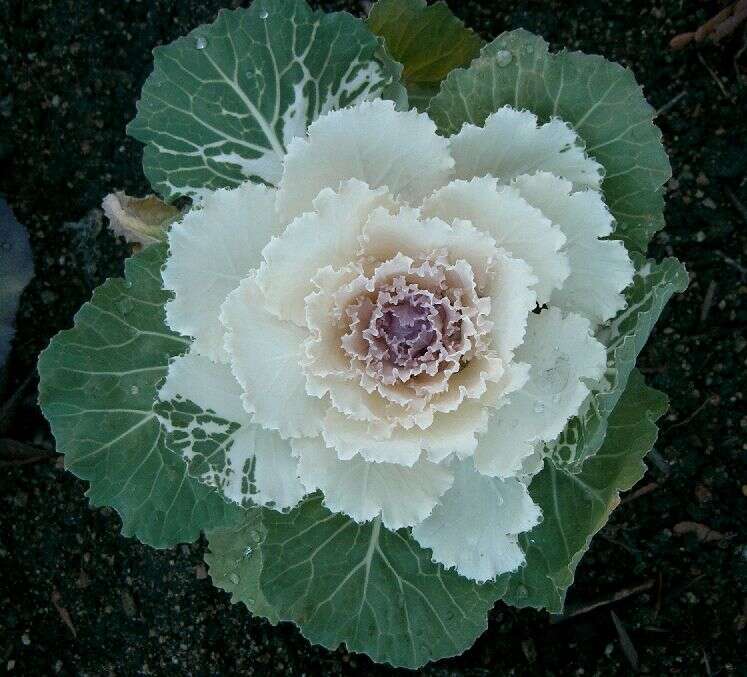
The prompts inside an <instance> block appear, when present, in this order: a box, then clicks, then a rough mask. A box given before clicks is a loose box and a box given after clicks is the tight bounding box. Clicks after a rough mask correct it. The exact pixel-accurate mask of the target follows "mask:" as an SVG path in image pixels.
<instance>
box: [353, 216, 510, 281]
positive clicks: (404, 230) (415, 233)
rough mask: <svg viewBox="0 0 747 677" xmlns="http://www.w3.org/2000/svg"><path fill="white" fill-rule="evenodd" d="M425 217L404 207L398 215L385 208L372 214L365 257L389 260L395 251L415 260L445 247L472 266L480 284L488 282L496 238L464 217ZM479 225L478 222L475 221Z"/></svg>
mask: <svg viewBox="0 0 747 677" xmlns="http://www.w3.org/2000/svg"><path fill="white" fill-rule="evenodd" d="M432 216H433V217H435V218H422V217H421V212H420V210H418V209H413V208H409V207H405V208H402V209H401V210H400V211H399V212H398V213H397V214H391V213H390V212H388V211H385V210H383V209H377V210H376V211H374V212H372V213H371V216H370V217H369V219H368V222H367V223H366V225H365V227H364V228H363V234H362V248H363V253H364V255H366V256H371V257H373V259H374V260H377V261H386V260H387V259H390V258H392V257H394V256H395V255H396V254H404V255H405V256H409V257H411V258H414V259H419V258H421V257H423V256H428V255H430V254H431V253H432V252H433V251H436V250H438V249H445V250H446V251H447V252H448V256H449V259H450V260H451V261H457V260H459V259H463V260H465V261H467V262H468V263H469V264H470V266H471V267H472V272H473V273H474V275H475V278H476V279H477V282H478V286H484V285H485V283H486V279H487V277H486V271H487V268H488V266H489V265H490V263H491V262H492V260H493V258H494V257H495V255H496V246H495V240H494V239H493V237H492V236H491V234H490V233H489V232H485V231H481V230H478V228H475V227H474V225H473V224H471V223H469V222H467V221H465V220H459V219H457V220H454V219H449V220H450V221H452V220H453V221H454V222H453V223H451V224H449V223H446V222H445V220H443V219H442V218H437V217H439V216H440V214H433V215H432ZM475 225H478V224H475Z"/></svg>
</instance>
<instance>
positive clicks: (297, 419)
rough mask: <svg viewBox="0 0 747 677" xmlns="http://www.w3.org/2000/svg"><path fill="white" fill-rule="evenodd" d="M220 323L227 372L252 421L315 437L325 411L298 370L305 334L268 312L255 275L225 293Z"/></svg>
mask: <svg viewBox="0 0 747 677" xmlns="http://www.w3.org/2000/svg"><path fill="white" fill-rule="evenodd" d="M220 319H221V321H222V322H223V325H224V326H225V328H226V343H225V347H226V350H227V352H228V354H229V357H230V361H231V370H232V371H233V374H234V376H235V377H236V379H237V380H238V381H239V383H240V384H241V386H242V388H243V390H244V392H243V394H242V396H241V400H242V402H243V404H244V407H245V409H246V410H247V411H248V412H249V413H253V414H254V421H255V422H256V423H258V424H260V425H262V426H264V427H265V428H269V429H270V430H277V431H278V432H279V433H280V434H281V435H282V436H283V437H302V436H307V435H316V434H318V433H319V431H320V429H321V420H322V418H323V416H324V408H325V407H324V405H323V403H322V401H321V400H320V399H318V398H316V397H312V396H310V395H308V394H307V393H306V377H305V376H304V374H303V372H302V371H301V366H300V361H301V357H302V350H303V348H302V344H303V341H304V340H305V339H306V336H307V331H306V330H305V329H302V328H301V327H298V326H297V325H295V324H293V323H292V322H284V321H282V320H280V319H278V318H277V317H276V316H275V315H273V314H272V313H270V312H269V311H268V310H267V308H266V306H265V300H264V296H263V295H262V292H261V291H260V289H259V287H258V286H257V283H256V279H255V275H254V273H252V274H250V275H249V276H247V277H246V278H244V279H243V280H242V281H241V284H240V285H239V286H238V287H237V288H236V289H235V290H234V291H233V292H231V294H229V296H228V298H227V299H226V301H225V303H224V304H223V306H222V308H221V315H220Z"/></svg>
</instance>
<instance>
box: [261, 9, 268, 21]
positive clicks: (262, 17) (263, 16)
mask: <svg viewBox="0 0 747 677" xmlns="http://www.w3.org/2000/svg"><path fill="white" fill-rule="evenodd" d="M268 16H270V15H269V13H268V12H267V10H266V9H263V10H262V11H261V12H260V13H259V18H260V19H266V18H267V17H268Z"/></svg>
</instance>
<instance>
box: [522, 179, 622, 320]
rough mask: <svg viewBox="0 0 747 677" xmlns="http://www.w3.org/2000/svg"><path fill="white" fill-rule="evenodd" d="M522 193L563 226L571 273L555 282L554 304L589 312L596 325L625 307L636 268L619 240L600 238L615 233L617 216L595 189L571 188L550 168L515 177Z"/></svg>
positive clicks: (551, 298) (588, 315)
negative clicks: (561, 282)
mask: <svg viewBox="0 0 747 677" xmlns="http://www.w3.org/2000/svg"><path fill="white" fill-rule="evenodd" d="M512 185H513V186H515V187H516V188H517V189H518V190H519V192H520V193H521V196H522V197H523V198H524V199H525V200H526V201H527V202H529V203H530V204H531V205H533V206H535V207H537V208H538V209H540V210H541V211H542V213H543V214H544V215H545V216H547V217H548V218H549V219H551V220H552V222H553V223H555V224H557V225H558V226H560V228H561V230H562V231H563V233H564V234H565V236H566V238H567V241H566V244H565V247H564V248H563V251H565V252H566V253H567V254H568V260H569V261H570V264H571V265H570V271H571V273H570V275H569V276H568V278H567V279H566V280H565V282H564V283H563V286H562V287H560V288H556V289H554V290H553V292H552V296H551V297H550V304H551V305H553V306H558V307H559V308H562V309H563V310H570V311H573V312H576V313H579V314H580V315H583V316H584V317H588V318H589V319H590V320H591V322H592V324H593V325H594V326H596V325H598V324H601V323H602V322H604V321H606V320H609V319H610V318H611V317H614V316H615V315H616V314H617V312H618V311H619V310H621V309H622V308H624V307H625V297H624V296H623V294H622V290H623V289H625V288H626V287H627V286H628V285H629V284H630V283H631V282H632V281H633V274H634V272H635V270H634V268H633V263H632V262H631V260H630V257H629V256H628V252H627V250H626V249H625V245H624V244H623V243H622V242H621V241H620V240H600V239H599V238H601V237H605V236H607V235H610V234H611V233H612V227H613V218H612V215H611V214H610V212H609V210H608V209H607V207H606V205H605V204H604V199H603V197H602V195H601V194H600V193H598V192H597V191H595V190H581V191H576V192H573V185H572V184H571V182H570V181H566V180H564V179H561V178H559V177H557V176H553V175H552V174H548V173H546V172H538V173H536V174H534V175H531V176H530V175H524V176H520V177H517V178H516V179H515V180H514V181H513V183H512Z"/></svg>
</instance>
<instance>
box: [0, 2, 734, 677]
mask: <svg viewBox="0 0 747 677" xmlns="http://www.w3.org/2000/svg"><path fill="white" fill-rule="evenodd" d="M226 4H231V5H234V4H236V3H231V2H230V0H204V1H202V2H200V1H197V0H150V1H146V0H137V1H135V0H129V1H128V0H117V1H116V2H114V1H111V2H103V1H99V2H94V1H92V0H91V1H75V0H38V1H28V2H23V1H20V0H16V1H14V0H0V167H1V169H0V193H2V194H4V195H5V196H6V197H7V200H8V202H9V203H10V205H11V207H12V208H13V209H14V210H15V213H16V216H17V217H18V219H19V221H21V222H22V223H24V224H26V225H27V227H28V229H29V232H30V235H31V241H32V245H33V249H34V256H35V265H36V277H35V279H34V280H33V281H32V283H31V285H30V286H29V287H28V288H27V290H26V292H25V294H24V296H23V298H22V303H21V309H20V313H19V317H18V326H19V328H18V334H17V338H16V343H15V349H14V352H13V354H12V356H11V360H10V366H9V372H8V377H7V381H6V384H5V387H4V391H3V393H2V396H1V397H0V402H7V401H8V400H9V398H11V397H13V398H14V400H13V403H12V404H13V406H6V407H5V409H4V410H3V415H4V419H3V420H2V421H0V437H5V438H10V439H13V440H17V441H20V442H24V443H27V444H29V445H33V446H34V447H36V448H40V449H41V451H40V452H39V454H40V455H42V456H44V458H41V459H36V460H34V459H27V460H31V461H32V462H23V463H22V462H19V461H18V460H17V459H16V460H8V459H4V460H2V461H0V463H2V468H0V671H3V670H7V671H8V672H12V673H18V674H29V675H31V674H33V675H48V674H71V675H72V674H76V675H102V674H115V675H136V674H162V675H169V674H179V675H184V674H188V675H192V674H194V675H204V674H271V675H275V674H289V675H302V674H312V675H315V674H325V675H326V674H332V675H335V674H345V675H352V674H371V673H386V672H391V671H388V670H387V669H385V668H380V667H378V666H374V665H373V664H372V663H371V662H370V661H369V660H368V659H367V658H365V657H361V656H356V655H349V654H347V653H346V652H345V651H343V650H338V651H337V652H334V653H332V652H328V651H326V650H323V649H320V648H318V647H311V646H310V645H309V644H308V643H307V642H306V640H304V639H303V638H302V637H301V635H300V634H299V633H298V631H297V630H296V629H295V628H294V627H292V626H290V625H287V624H284V625H281V626H280V627H279V628H273V627H271V626H270V625H268V624H267V623H266V622H264V621H262V620H258V619H254V618H252V617H251V616H250V615H249V613H248V612H247V611H246V609H245V608H244V607H242V606H231V605H230V604H229V600H228V596H227V595H226V594H224V593H223V592H221V591H219V590H217V589H215V588H214V587H213V586H212V585H211V584H210V580H209V578H207V577H206V572H205V567H204V565H203V564H202V561H201V554H202V551H203V548H204V543H197V544H195V545H183V546H180V547H177V548H175V549H173V550H169V551H160V552H159V551H155V550H152V549H150V548H147V547H144V546H141V545H140V544H139V543H137V542H136V541H134V540H128V539H124V538H122V537H121V536H120V535H119V527H120V523H119V519H118V517H117V515H116V514H115V513H113V512H112V511H111V510H108V509H99V510H92V509H90V508H89V506H88V502H87V500H86V498H85V497H84V491H85V490H86V485H85V483H84V482H81V481H79V480H77V479H76V478H75V477H73V476H72V475H70V474H68V473H66V472H65V471H64V470H63V469H62V464H61V462H60V460H59V459H58V458H56V457H55V456H54V454H53V453H52V452H53V449H54V447H53V440H52V439H51V437H50V434H49V431H48V428H47V426H46V424H45V422H44V420H43V419H42V417H41V415H40V412H39V410H38V408H37V407H36V390H35V389H36V376H35V360H36V356H37V355H38V353H39V351H40V350H42V349H43V348H44V347H45V346H46V345H47V343H48V341H49V339H50V338H51V337H52V336H53V335H54V334H55V333H56V332H57V331H59V330H60V329H63V328H65V327H69V326H70V325H71V324H72V317H73V314H74V312H75V311H76V310H77V309H78V307H79V306H80V304H81V303H82V302H83V301H85V300H86V299H87V298H88V296H89V295H90V292H91V289H92V288H93V286H95V285H96V284H98V283H99V282H101V281H103V279H104V278H105V277H106V276H108V275H112V274H118V273H119V271H120V270H121V268H122V261H123V257H124V256H125V254H126V249H125V247H124V246H123V245H122V244H121V243H118V242H116V241H115V240H114V239H113V238H112V237H111V236H110V235H109V234H108V233H107V232H106V229H105V226H103V225H102V222H101V218H100V215H99V214H98V213H97V212H92V213H90V214H89V210H91V209H93V208H96V207H98V205H99V204H100V203H101V200H102V198H103V196H104V195H106V194H107V193H108V192H110V191H112V190H114V189H125V190H126V191H127V192H128V193H130V194H144V193H146V192H147V191H148V185H147V183H146V181H145V179H144V177H143V174H142V170H141V167H140V158H141V148H140V146H139V144H138V143H136V142H135V141H133V140H131V139H128V138H127V137H126V136H125V131H124V129H125V124H126V123H127V122H128V121H129V120H130V119H131V118H132V117H133V116H134V113H135V101H136V99H137V97H138V93H139V90H140V87H141V85H142V83H143V81H144V80H145V78H146V76H147V75H148V73H149V72H150V70H151V68H152V58H151V54H150V50H151V48H152V47H154V46H155V45H158V44H161V43H164V42H168V41H170V40H172V39H174V38H176V37H177V36H179V35H181V34H183V33H185V32H187V31H188V30H189V29H191V28H193V27H194V26H196V25H198V24H199V23H202V22H206V21H210V20H212V19H213V18H214V16H215V15H216V12H217V10H218V9H219V7H220V6H221V5H226ZM315 4H319V3H315ZM322 4H323V5H324V6H325V7H326V8H327V9H341V8H347V9H350V10H352V11H354V12H360V11H361V7H360V4H359V3H357V2H352V1H351V2H328V3H322ZM449 4H450V5H451V6H452V8H453V10H454V11H455V12H456V13H457V14H458V15H459V16H461V17H462V18H463V19H464V20H465V21H466V22H467V23H468V24H469V25H470V26H472V27H474V28H476V29H477V30H479V32H480V33H481V34H482V35H483V36H484V37H486V38H490V37H492V36H494V35H496V34H498V33H499V32H501V31H503V30H506V29H511V28H516V27H520V26H522V27H525V28H527V29H529V30H532V31H535V32H538V33H541V34H542V35H544V36H545V37H546V38H547V39H548V40H549V41H550V42H551V45H552V47H553V48H559V47H561V46H564V45H565V46H569V47H573V48H578V49H582V50H584V51H587V52H598V53H602V54H604V55H605V56H607V57H608V58H611V59H616V60H618V61H621V62H623V63H625V64H626V65H629V66H631V67H632V68H633V69H634V71H635V72H636V74H637V76H638V79H639V81H640V82H642V83H643V84H644V86H645V91H646V94H647V96H648V97H649V99H650V101H651V102H652V104H653V105H654V107H656V108H657V109H660V111H661V112H660V115H659V118H658V124H659V125H660V126H661V128H662V130H663V132H664V139H665V143H666V145H667V147H668V150H669V152H670V156H671V159H672V165H673V168H674V178H673V179H672V181H671V182H670V183H669V185H668V190H667V193H668V205H667V216H668V223H669V225H668V228H667V230H666V231H665V232H664V233H660V234H659V235H658V236H657V238H656V239H655V242H654V244H653V246H652V254H653V255H655V256H657V257H661V256H664V255H669V254H675V255H677V256H678V257H680V258H681V259H682V260H684V261H685V263H686V264H687V266H688V269H689V270H690V273H691V276H692V282H691V285H690V288H689V290H688V291H687V292H686V293H685V294H684V295H682V296H681V297H680V298H677V299H675V300H674V301H673V302H672V303H671V304H670V305H669V307H668V308H667V310H666V311H665V313H664V316H663V318H662V320H661V321H660V323H659V326H658V328H657V330H656V332H655V334H654V335H653V337H652V339H651V341H650V342H649V346H648V347H647V349H646V350H645V352H644V354H643V356H642V358H641V362H640V364H641V366H642V368H643V371H644V372H645V373H646V374H647V377H648V379H649V382H650V383H651V384H652V385H654V386H656V387H658V388H660V389H662V390H664V391H666V392H667V393H668V394H669V396H670V397H671V409H670V412H669V414H668V415H667V416H666V417H665V418H664V419H663V420H662V421H661V435H660V440H659V442H658V444H657V447H656V450H655V451H654V453H652V455H651V456H650V457H649V471H648V474H647V476H646V478H645V479H644V480H643V481H642V482H641V483H640V484H639V485H638V487H637V488H636V489H634V490H633V492H631V494H629V495H628V496H627V497H626V498H625V500H624V503H623V505H622V506H621V507H620V508H619V509H618V510H617V511H616V512H615V514H614V516H613V518H612V520H611V522H610V524H609V525H608V526H607V527H606V528H605V529H604V531H603V532H602V533H601V534H600V535H599V536H598V537H597V538H596V540H595V541H594V544H593V546H592V548H591V551H590V552H589V554H588V555H587V557H586V558H585V559H584V560H583V562H582V563H581V565H580V567H579V569H578V575H577V581H578V582H577V583H576V585H575V587H574V588H573V589H572V591H571V593H570V595H569V599H568V608H567V614H573V613H574V612H579V613H577V615H573V616H571V617H569V618H566V619H565V620H562V621H561V622H557V621H555V622H553V620H551V619H550V617H549V616H548V615H547V614H545V613H539V612H535V611H531V610H525V611H517V610H515V609H512V608H508V607H506V606H504V605H501V604H499V605H498V606H497V607H496V609H495V610H494V611H493V613H492V616H491V620H490V627H489V629H488V631H487V632H486V633H485V634H484V635H483V636H482V637H481V638H480V639H479V640H478V641H477V643H476V644H475V646H474V647H473V648H472V649H470V650H469V651H467V652H466V653H465V654H464V655H463V656H461V657H458V658H455V659H451V660H447V661H442V662H440V663H438V664H436V665H433V666H430V667H429V668H428V669H427V670H426V671H425V672H426V673H429V674H444V675H445V674H450V675H452V674H453V675H488V674H490V675H492V674H520V675H528V674H538V675H541V674H549V675H582V674H583V675H592V674H602V675H617V674H630V673H631V672H632V671H633V670H634V669H635V668H636V667H637V668H638V669H639V670H640V671H642V672H645V673H650V674H653V675H663V674H681V675H728V674H747V664H746V663H745V655H746V647H745V645H746V644H747V642H745V634H747V633H745V625H746V624H747V607H746V606H745V593H746V592H747V533H746V530H745V521H746V511H745V508H746V507H747V473H746V472H745V449H746V448H747V445H746V444H745V428H747V409H746V408H745V400H744V396H745V390H744V389H745V378H744V373H745V363H746V362H747V338H745V334H744V329H745V320H746V319H747V210H746V209H745V205H747V183H746V180H745V174H746V173H747V145H746V140H747V120H746V117H747V116H746V113H747V96H745V92H747V50H746V49H745V45H746V44H747V43H746V40H747V36H746V35H745V28H744V26H743V27H742V28H741V29H739V30H738V31H736V33H735V34H734V35H732V36H731V37H730V38H728V39H726V40H723V41H722V43H721V44H720V45H718V46H715V45H712V44H707V43H704V44H702V45H701V46H699V47H695V46H693V45H691V46H690V47H688V48H687V49H685V50H683V51H679V52H672V51H670V49H669V47H668V43H669V40H670V39H671V38H672V37H673V36H674V35H676V34H678V33H681V32H683V31H688V30H694V29H695V28H696V27H697V26H699V25H700V24H702V23H703V22H704V21H705V20H706V19H708V18H709V17H710V16H711V15H713V14H715V13H716V12H717V11H718V10H719V9H721V7H722V6H723V5H725V4H726V3H725V2H717V1H709V2H706V1H696V0H652V1H651V2H648V1H644V0H576V1H563V0H554V1H539V0H536V1H531V0H526V1H519V0H501V2H494V1H493V0H484V1H481V2H480V1H478V2H474V1H468V2H457V1H453V2H450V3H449ZM84 217H86V218H84ZM81 219H83V220H82V221H81ZM692 523H694V524H695V525H696V526H693V524H692ZM697 525H700V526H697ZM618 597H624V599H617V598H618ZM615 600H617V601H615ZM595 602H602V603H603V604H602V605H601V606H598V607H597V608H595V609H593V610H589V608H588V607H589V605H591V604H592V603H595Z"/></svg>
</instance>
